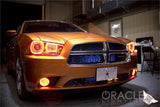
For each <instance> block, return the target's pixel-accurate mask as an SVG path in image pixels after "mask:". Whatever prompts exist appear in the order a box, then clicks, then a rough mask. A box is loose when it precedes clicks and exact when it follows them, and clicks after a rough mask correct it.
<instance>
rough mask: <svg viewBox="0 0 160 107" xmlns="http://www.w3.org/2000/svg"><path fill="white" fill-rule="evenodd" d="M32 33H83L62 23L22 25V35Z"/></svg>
mask: <svg viewBox="0 0 160 107" xmlns="http://www.w3.org/2000/svg"><path fill="white" fill-rule="evenodd" d="M33 32H84V31H83V30H81V29H79V28H78V27H76V26H74V25H72V24H67V23H62V22H51V21H50V22H49V21H40V22H26V23H25V24H24V28H23V33H33Z"/></svg>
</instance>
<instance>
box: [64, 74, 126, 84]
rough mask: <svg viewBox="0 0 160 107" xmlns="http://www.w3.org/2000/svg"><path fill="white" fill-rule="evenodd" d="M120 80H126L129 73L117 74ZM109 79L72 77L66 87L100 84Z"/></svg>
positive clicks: (105, 82)
mask: <svg viewBox="0 0 160 107" xmlns="http://www.w3.org/2000/svg"><path fill="white" fill-rule="evenodd" d="M117 78H118V81H121V80H126V79H128V78H129V74H128V73H123V74H117ZM107 83H108V80H105V81H96V77H89V78H80V79H72V80H70V81H68V82H67V83H66V84H65V85H64V87H76V86H88V85H100V84H107Z"/></svg>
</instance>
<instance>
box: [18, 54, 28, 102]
mask: <svg viewBox="0 0 160 107" xmlns="http://www.w3.org/2000/svg"><path fill="white" fill-rule="evenodd" d="M16 90H17V94H18V96H19V98H20V99H22V100H25V99H27V98H28V91H27V90H26V87H25V82H24V77H23V69H22V65H21V61H20V58H19V57H17V59H16Z"/></svg>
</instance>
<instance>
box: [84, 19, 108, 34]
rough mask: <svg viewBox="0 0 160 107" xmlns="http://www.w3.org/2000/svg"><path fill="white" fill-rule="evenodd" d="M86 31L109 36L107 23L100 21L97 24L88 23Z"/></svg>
mask: <svg viewBox="0 0 160 107" xmlns="http://www.w3.org/2000/svg"><path fill="white" fill-rule="evenodd" d="M87 30H88V31H89V32H92V33H96V34H102V35H109V21H107V20H102V21H97V22H90V23H88V29H87Z"/></svg>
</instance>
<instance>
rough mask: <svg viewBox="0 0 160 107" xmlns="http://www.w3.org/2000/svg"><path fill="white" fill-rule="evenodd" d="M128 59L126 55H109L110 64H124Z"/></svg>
mask: <svg viewBox="0 0 160 107" xmlns="http://www.w3.org/2000/svg"><path fill="white" fill-rule="evenodd" d="M125 59H126V54H125V53H117V54H116V53H111V54H109V62H110V63H114V62H122V61H125Z"/></svg>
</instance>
